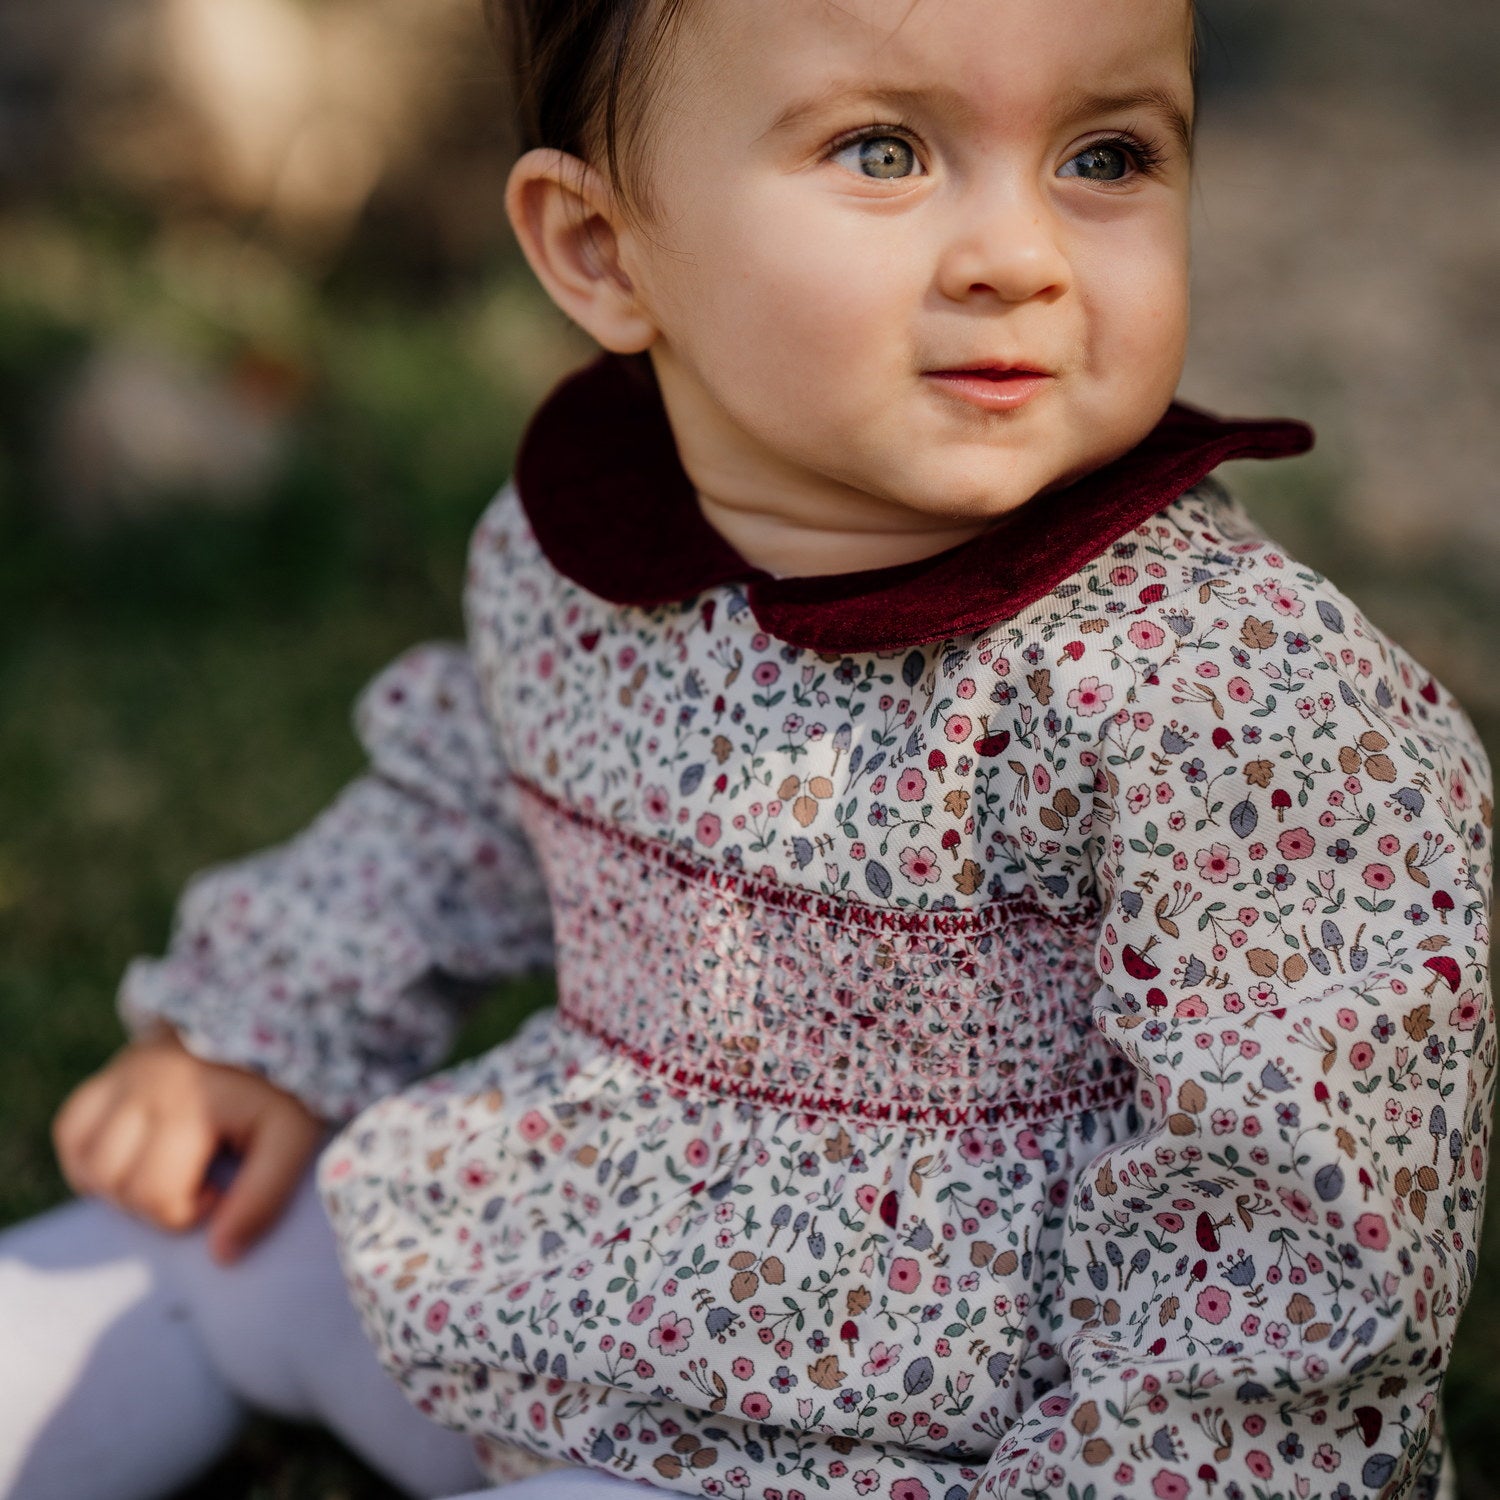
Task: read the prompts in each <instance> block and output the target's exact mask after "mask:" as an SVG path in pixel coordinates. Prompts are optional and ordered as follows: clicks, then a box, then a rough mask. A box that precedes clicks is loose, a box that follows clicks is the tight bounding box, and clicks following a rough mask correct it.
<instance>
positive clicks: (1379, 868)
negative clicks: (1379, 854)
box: [1360, 864, 1396, 891]
mask: <svg viewBox="0 0 1500 1500" xmlns="http://www.w3.org/2000/svg"><path fill="white" fill-rule="evenodd" d="M1360 878H1361V879H1362V880H1363V881H1364V883H1365V884H1366V885H1367V886H1369V887H1370V889H1371V890H1372V891H1388V890H1390V888H1391V887H1392V886H1393V885H1394V884H1395V883H1396V877H1395V875H1393V874H1392V873H1391V867H1390V866H1389V865H1380V864H1375V865H1366V866H1365V867H1364V869H1363V870H1361V871H1360Z"/></svg>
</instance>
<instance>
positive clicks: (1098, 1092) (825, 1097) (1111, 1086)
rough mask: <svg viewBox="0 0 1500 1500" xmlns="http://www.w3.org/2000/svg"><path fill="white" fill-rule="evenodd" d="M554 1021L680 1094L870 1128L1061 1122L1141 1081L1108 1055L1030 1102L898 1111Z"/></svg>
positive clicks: (581, 1021) (574, 1015)
mask: <svg viewBox="0 0 1500 1500" xmlns="http://www.w3.org/2000/svg"><path fill="white" fill-rule="evenodd" d="M557 1015H558V1019H559V1020H560V1021H561V1022H562V1023H563V1024H564V1025H565V1026H569V1027H572V1028H573V1029H574V1030H576V1031H581V1032H582V1033H583V1034H584V1035H585V1036H587V1037H591V1038H592V1039H593V1040H594V1041H596V1042H599V1043H600V1044H601V1045H603V1046H604V1047H606V1048H608V1049H609V1050H610V1051H611V1052H615V1053H618V1054H619V1055H621V1056H623V1057H627V1058H629V1059H630V1061H631V1062H633V1063H635V1064H636V1066H637V1067H640V1068H642V1069H644V1070H645V1071H646V1072H647V1073H648V1074H650V1075H651V1076H652V1077H653V1078H656V1079H657V1080H658V1081H659V1082H661V1083H662V1084H664V1085H665V1086H666V1087H668V1088H671V1089H673V1090H675V1091H676V1092H678V1093H683V1094H691V1093H692V1092H693V1091H694V1090H695V1089H707V1090H709V1091H710V1092H712V1093H716V1094H727V1095H728V1096H730V1097H731V1098H734V1099H745V1100H748V1101H751V1102H753V1103H756V1104H767V1105H771V1106H772V1107H773V1108H788V1109H795V1110H797V1111H799V1112H801V1113H803V1114H813V1115H836V1116H840V1117H850V1116H852V1117H854V1118H857V1119H859V1120H868V1121H871V1122H874V1123H887V1122H895V1123H899V1124H914V1125H933V1126H937V1127H939V1128H942V1129H946V1130H959V1129H962V1128H963V1127H964V1126H967V1125H998V1124H1000V1123H1002V1122H1006V1121H1008V1122H1011V1123H1014V1124H1021V1123H1024V1122H1026V1121H1028V1120H1036V1119H1043V1120H1048V1121H1051V1120H1055V1119H1065V1118H1067V1117H1068V1116H1070V1115H1076V1114H1081V1113H1082V1112H1083V1111H1084V1110H1087V1109H1097V1108H1099V1107H1100V1106H1102V1105H1106V1104H1114V1103H1118V1102H1119V1101H1120V1100H1121V1099H1123V1098H1125V1097H1126V1096H1127V1095H1128V1094H1129V1093H1130V1092H1131V1090H1132V1089H1133V1087H1134V1085H1135V1083H1136V1082H1137V1080H1138V1079H1139V1077H1140V1074H1139V1073H1138V1072H1137V1070H1136V1069H1135V1068H1134V1067H1133V1066H1131V1065H1130V1064H1129V1063H1127V1062H1126V1061H1125V1060H1124V1059H1123V1058H1121V1057H1119V1056H1118V1055H1116V1054H1113V1053H1112V1054H1111V1055H1110V1057H1109V1065H1110V1072H1109V1073H1108V1074H1106V1075H1105V1076H1104V1077H1103V1078H1092V1079H1089V1080H1087V1081H1086V1082H1084V1083H1076V1084H1070V1085H1068V1086H1067V1087H1064V1088H1060V1089H1054V1090H1052V1092H1050V1093H1047V1094H1040V1095H1034V1096H1032V1097H1030V1098H1021V1097H1015V1098H1011V1099H997V1100H996V1101H995V1102H994V1103H992V1104H985V1105H968V1104H961V1105H946V1104H905V1105H899V1106H897V1105H892V1104H890V1103H888V1102H873V1101H871V1100H869V1099H864V1098H841V1097H839V1096H838V1095H835V1094H819V1093H813V1092H811V1091H806V1090H800V1089H782V1088H772V1087H770V1086H769V1085H766V1084H747V1083H743V1082H741V1081H740V1080H739V1079H737V1078H726V1077H725V1076H724V1075H723V1074H721V1073H713V1072H711V1071H710V1070H708V1069H706V1068H687V1067H684V1066H683V1065H682V1064H681V1063H680V1062H677V1061H676V1060H675V1059H673V1058H670V1057H658V1056H657V1055H656V1054H654V1053H652V1052H648V1051H646V1049H645V1048H643V1047H636V1046H632V1045H631V1043H629V1042H627V1041H625V1040H624V1039H623V1038H622V1037H617V1036H615V1035H613V1034H612V1033H611V1032H608V1031H606V1030H605V1029H604V1028H603V1027H602V1026H600V1025H599V1024H598V1023H597V1022H595V1021H592V1020H590V1019H589V1017H588V1016H586V1015H584V1014H583V1013H582V1012H581V1011H576V1010H574V1009H572V1007H571V1006H570V1005H569V1004H568V1001H567V999H566V997H563V998H561V999H560V1000H559V1003H558V1007H557Z"/></svg>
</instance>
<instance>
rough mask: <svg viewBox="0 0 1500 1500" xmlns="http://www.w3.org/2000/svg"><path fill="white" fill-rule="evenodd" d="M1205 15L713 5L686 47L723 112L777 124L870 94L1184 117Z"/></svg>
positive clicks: (1086, 9)
mask: <svg viewBox="0 0 1500 1500" xmlns="http://www.w3.org/2000/svg"><path fill="white" fill-rule="evenodd" d="M1193 13H1194V7H1193V5H1192V3H1191V0H755V3H754V4H753V5H746V4H744V3H743V0H703V4H701V5H699V6H695V7H694V9H693V16H692V18H691V20H690V21H689V24H688V27H687V28H686V31H687V35H685V36H684V38H683V40H684V45H685V48H686V49H687V50H689V51H696V52H697V55H698V67H697V69H696V71H697V72H698V73H699V77H700V81H701V82H702V83H703V84H706V85H707V89H708V93H707V95H706V97H711V98H712V99H713V100H714V103H715V107H724V106H729V105H731V104H733V103H735V102H739V103H741V104H745V103H749V104H752V105H755V106H760V107H769V117H770V118H772V119H780V118H781V117H783V116H784V115H785V114H786V112H787V110H788V108H789V107H790V108H792V109H793V110H798V111H799V112H800V113H802V114H805V113H806V112H807V111H806V106H807V105H809V104H810V103H811V102H812V101H813V100H815V99H816V98H817V97H818V96H820V95H821V96H824V97H831V96H832V95H834V94H837V93H839V92H844V93H852V92H856V91H857V90H858V89H860V88H861V87H864V88H868V89H869V90H870V91H871V92H872V93H896V94H899V93H903V92H905V93H909V94H916V93H926V94H930V95H932V96H934V97H940V98H942V99H944V100H945V101H946V102H947V103H949V104H950V105H957V106H961V105H967V107H968V108H969V109H970V110H971V111H975V112H978V111H989V112H993V113H1003V112H1005V111H1011V112H1016V111H1020V110H1023V109H1028V108H1029V109H1032V110H1037V109H1044V108H1045V107H1046V106H1047V105H1048V103H1049V102H1056V101H1058V100H1060V99H1065V98H1072V97H1091V96H1092V97H1123V96H1125V95H1129V94H1142V93H1146V92H1150V91H1153V90H1154V91H1156V92H1158V93H1168V92H1172V93H1176V94H1177V95H1178V96H1179V102H1180V104H1181V107H1182V109H1183V112H1184V113H1186V112H1187V110H1188V109H1189V108H1190V104H1191V80H1192V56H1193ZM695 43H696V45H695ZM788 95H791V96H794V100H793V102H791V103H790V106H789V100H788V97H787V96H788Z"/></svg>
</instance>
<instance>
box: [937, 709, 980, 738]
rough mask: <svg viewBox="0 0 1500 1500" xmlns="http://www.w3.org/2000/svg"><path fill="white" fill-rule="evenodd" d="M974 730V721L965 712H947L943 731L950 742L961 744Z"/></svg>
mask: <svg viewBox="0 0 1500 1500" xmlns="http://www.w3.org/2000/svg"><path fill="white" fill-rule="evenodd" d="M973 732H974V721H973V720H972V719H970V718H969V716H968V715H967V714H949V715H948V718H947V721H946V722H945V723H944V725H943V733H944V734H946V735H947V736H948V740H949V742H950V743H951V744H954V745H961V744H963V742H964V741H965V740H966V739H968V737H969V736H970V735H971V734H973Z"/></svg>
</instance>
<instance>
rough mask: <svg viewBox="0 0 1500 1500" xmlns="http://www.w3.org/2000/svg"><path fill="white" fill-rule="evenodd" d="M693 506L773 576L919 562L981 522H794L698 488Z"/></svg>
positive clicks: (826, 519)
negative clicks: (911, 525) (896, 524)
mask: <svg viewBox="0 0 1500 1500" xmlns="http://www.w3.org/2000/svg"><path fill="white" fill-rule="evenodd" d="M698 505H699V508H700V509H701V510H702V512H703V515H704V519H705V520H707V521H708V523H709V525H711V526H712V527H713V528H714V530H715V531H717V532H718V533H719V535H720V536H722V537H723V538H724V539H725V541H727V542H728V543H729V544H730V546H732V547H733V548H734V550H735V551H736V552H738V553H739V555H740V556H741V557H743V558H744V559H745V561H746V562H748V563H750V564H751V565H752V566H753V567H756V568H759V569H760V570H761V571H762V572H765V573H769V574H770V575H771V576H772V577H773V578H812V577H817V576H821V575H823V574H828V573H862V572H864V571H866V570H867V569H871V568H890V567H896V566H898V565H899V564H901V563H909V562H918V561H920V560H921V559H922V558H925V557H932V556H934V555H936V554H937V553H939V552H946V551H947V550H948V549H949V548H950V547H956V546H958V545H959V544H960V543H961V542H967V541H969V540H970V539H971V538H973V537H975V536H978V534H979V533H980V532H981V531H983V530H984V528H985V524H986V523H984V522H979V523H975V522H972V521H954V522H950V523H944V522H940V521H936V520H933V519H931V518H925V519H926V521H927V524H926V525H925V526H924V527H923V528H921V529H912V528H909V527H908V528H902V527H892V528H889V529H886V528H882V527H881V526H880V525H879V523H878V522H876V523H872V522H870V521H869V520H862V521H860V522H854V521H853V518H849V520H848V521H847V522H846V521H844V520H843V518H839V517H837V516H826V517H817V518H804V517H795V518H794V517H790V516H784V515H779V514H777V513H776V512H774V511H768V510H759V509H756V510H751V509H747V508H745V507H743V506H739V505H736V504H734V503H733V502H732V501H724V500H720V499H716V498H715V497H714V496H712V495H708V494H705V493H704V492H703V491H702V490H700V491H699V492H698Z"/></svg>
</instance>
